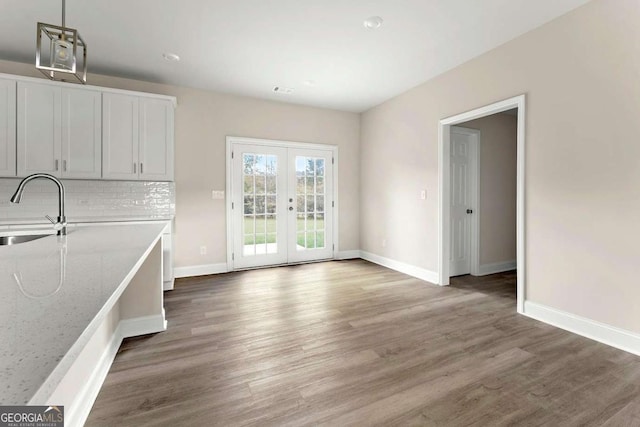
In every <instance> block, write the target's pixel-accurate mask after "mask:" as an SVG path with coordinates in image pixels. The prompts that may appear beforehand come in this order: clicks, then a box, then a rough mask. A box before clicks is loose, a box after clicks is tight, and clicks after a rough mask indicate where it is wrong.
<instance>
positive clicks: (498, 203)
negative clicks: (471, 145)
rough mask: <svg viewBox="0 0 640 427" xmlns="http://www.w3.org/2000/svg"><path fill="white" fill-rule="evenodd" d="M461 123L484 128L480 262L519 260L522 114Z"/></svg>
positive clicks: (493, 116)
mask: <svg viewBox="0 0 640 427" xmlns="http://www.w3.org/2000/svg"><path fill="white" fill-rule="evenodd" d="M459 126H462V127H465V128H470V129H477V130H479V131H480V209H479V215H480V239H479V240H480V265H484V264H493V263H499V262H508V261H515V259H516V172H517V168H516V159H517V153H518V150H517V148H518V146H517V143H518V141H517V136H518V134H517V131H518V118H517V117H516V116H514V115H510V114H505V113H502V114H492V115H491V116H487V117H483V118H481V119H477V120H471V121H469V122H465V123H461V124H460V125H459Z"/></svg>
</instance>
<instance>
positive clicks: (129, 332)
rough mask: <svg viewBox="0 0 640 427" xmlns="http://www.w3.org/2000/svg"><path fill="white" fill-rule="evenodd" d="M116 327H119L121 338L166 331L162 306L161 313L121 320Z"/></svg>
mask: <svg viewBox="0 0 640 427" xmlns="http://www.w3.org/2000/svg"><path fill="white" fill-rule="evenodd" d="M118 329H120V332H121V334H122V337H123V338H129V337H137V336H139V335H147V334H155V333H157V332H162V331H166V330H167V321H166V320H165V316H164V308H163V309H162V314H158V315H153V316H144V317H136V318H135V319H124V320H121V321H120V324H119V325H118Z"/></svg>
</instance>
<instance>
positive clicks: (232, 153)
mask: <svg viewBox="0 0 640 427" xmlns="http://www.w3.org/2000/svg"><path fill="white" fill-rule="evenodd" d="M231 158H232V159H233V151H232V152H231Z"/></svg>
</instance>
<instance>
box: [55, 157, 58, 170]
mask: <svg viewBox="0 0 640 427" xmlns="http://www.w3.org/2000/svg"><path fill="white" fill-rule="evenodd" d="M55 169H56V171H57V170H58V159H56V164H55Z"/></svg>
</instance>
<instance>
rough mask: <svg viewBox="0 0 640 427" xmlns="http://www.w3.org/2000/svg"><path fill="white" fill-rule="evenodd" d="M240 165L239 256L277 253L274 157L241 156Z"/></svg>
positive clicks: (248, 154) (255, 154) (275, 163)
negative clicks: (240, 236) (240, 245)
mask: <svg viewBox="0 0 640 427" xmlns="http://www.w3.org/2000/svg"><path fill="white" fill-rule="evenodd" d="M242 163H243V182H244V185H243V194H242V196H243V200H244V207H243V209H244V210H243V212H244V221H243V224H242V232H243V235H244V239H243V251H242V252H243V255H244V256H251V255H264V254H274V253H277V252H278V241H277V236H276V230H277V220H278V216H277V214H276V212H277V195H278V186H277V173H278V158H277V156H275V155H267V154H258V153H245V154H243V157H242Z"/></svg>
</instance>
